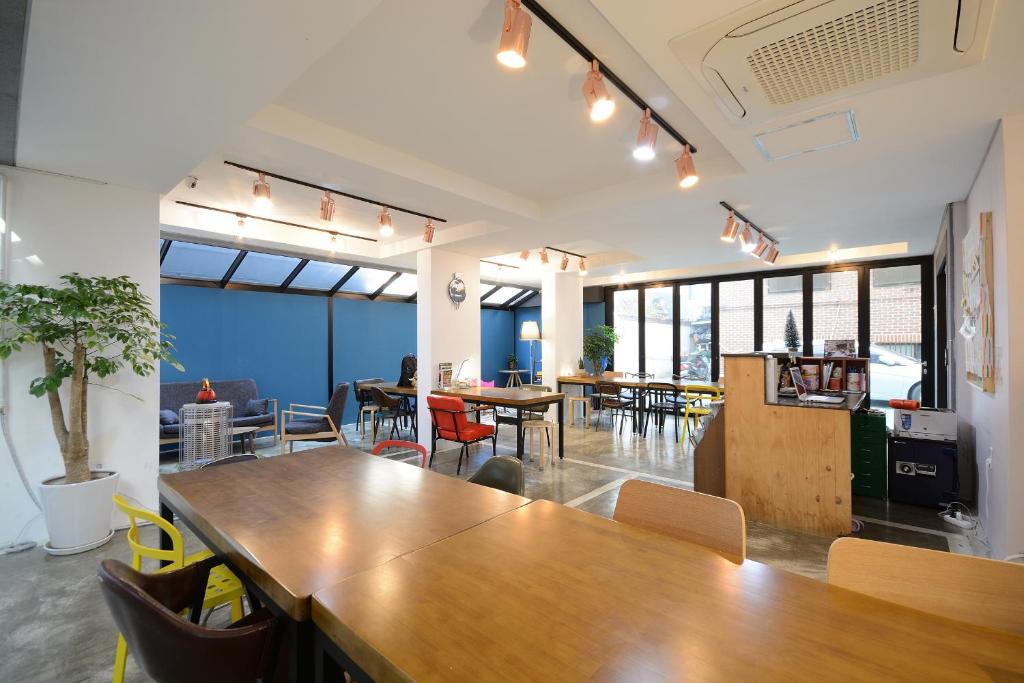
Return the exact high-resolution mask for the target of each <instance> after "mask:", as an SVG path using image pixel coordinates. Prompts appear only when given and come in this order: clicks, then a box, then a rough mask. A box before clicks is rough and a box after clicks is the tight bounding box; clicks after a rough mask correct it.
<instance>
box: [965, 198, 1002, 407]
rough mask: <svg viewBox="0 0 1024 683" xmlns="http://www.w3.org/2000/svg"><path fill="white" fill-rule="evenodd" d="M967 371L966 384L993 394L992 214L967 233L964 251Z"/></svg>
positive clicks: (994, 383) (982, 215)
mask: <svg viewBox="0 0 1024 683" xmlns="http://www.w3.org/2000/svg"><path fill="white" fill-rule="evenodd" d="M961 253H962V254H963V298H962V299H961V300H960V311H961V314H962V318H963V323H962V324H961V325H960V329H959V333H960V335H961V336H962V337H963V338H964V370H965V372H966V374H967V381H968V382H970V383H971V384H973V385H974V386H976V387H978V388H979V389H981V390H982V391H985V392H988V393H994V392H995V390H996V373H995V364H996V363H995V320H994V317H993V315H994V314H993V308H992V212H991V211H986V212H983V213H981V214H980V215H979V216H978V227H977V229H971V230H968V231H967V235H965V236H964V240H963V248H962V251H961Z"/></svg>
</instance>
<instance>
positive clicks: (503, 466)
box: [467, 455, 524, 496]
mask: <svg viewBox="0 0 1024 683" xmlns="http://www.w3.org/2000/svg"><path fill="white" fill-rule="evenodd" d="M467 481H471V482H473V483H474V484H480V485H481V486H489V487H490V488H492V489H498V490H499V491H505V492H507V493H514V494H516V495H518V496H521V495H523V487H524V481H523V463H522V462H521V461H520V460H519V458H513V457H511V456H508V455H496V456H494V457H492V458H489V459H488V460H487V462H485V463H484V464H483V465H481V466H480V469H478V470H477V471H476V473H475V474H474V475H473V476H472V477H470V478H469V479H467Z"/></svg>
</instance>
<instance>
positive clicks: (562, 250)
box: [544, 245, 589, 258]
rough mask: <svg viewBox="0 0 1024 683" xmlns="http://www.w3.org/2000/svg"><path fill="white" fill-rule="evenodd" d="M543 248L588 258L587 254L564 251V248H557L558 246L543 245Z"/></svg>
mask: <svg viewBox="0 0 1024 683" xmlns="http://www.w3.org/2000/svg"><path fill="white" fill-rule="evenodd" d="M544 248H545V249H547V250H549V251H557V252H558V253H559V254H568V255H569V256H575V257H576V258H589V257H588V256H584V255H583V254H577V253H575V252H572V251H566V250H565V249H559V248H558V247H549V246H547V245H545V246H544Z"/></svg>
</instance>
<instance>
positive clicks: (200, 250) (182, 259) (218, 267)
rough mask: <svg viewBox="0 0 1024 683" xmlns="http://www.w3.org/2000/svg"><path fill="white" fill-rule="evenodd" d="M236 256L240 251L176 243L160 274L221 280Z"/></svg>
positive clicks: (168, 253) (170, 250)
mask: <svg viewBox="0 0 1024 683" xmlns="http://www.w3.org/2000/svg"><path fill="white" fill-rule="evenodd" d="M236 256H238V249H226V248H224V247H214V246H212V245H209V244H193V243H191V242H174V243H172V244H171V248H170V249H169V250H168V251H167V257H166V258H164V262H163V265H161V266H160V274H161V275H167V276H169V277H183V278H193V279H196V280H220V279H221V278H222V277H224V273H226V272H227V270H228V267H229V266H230V265H231V263H232V262H233V261H234V260H235V257H236Z"/></svg>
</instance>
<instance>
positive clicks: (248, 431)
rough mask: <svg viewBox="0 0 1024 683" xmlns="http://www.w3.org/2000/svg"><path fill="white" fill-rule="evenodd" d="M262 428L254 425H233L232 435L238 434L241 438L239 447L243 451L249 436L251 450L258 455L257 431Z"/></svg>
mask: <svg viewBox="0 0 1024 683" xmlns="http://www.w3.org/2000/svg"><path fill="white" fill-rule="evenodd" d="M259 430H260V427H258V426H252V427H232V428H231V436H237V437H240V438H239V443H238V445H239V449H240V450H241V452H242V453H245V452H246V451H245V442H246V438H247V437H248V441H249V452H250V453H252V454H253V455H256V432H258V431H259Z"/></svg>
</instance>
